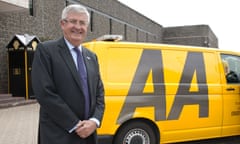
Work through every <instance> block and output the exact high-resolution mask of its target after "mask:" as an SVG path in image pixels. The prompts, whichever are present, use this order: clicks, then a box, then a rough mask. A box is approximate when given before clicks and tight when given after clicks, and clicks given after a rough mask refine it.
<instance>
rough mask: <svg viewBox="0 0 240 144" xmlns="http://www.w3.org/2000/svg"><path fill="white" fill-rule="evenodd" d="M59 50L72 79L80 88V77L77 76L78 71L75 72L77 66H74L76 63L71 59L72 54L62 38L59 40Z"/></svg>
mask: <svg viewBox="0 0 240 144" xmlns="http://www.w3.org/2000/svg"><path fill="white" fill-rule="evenodd" d="M59 41H60V42H59V47H60V49H59V52H60V55H61V56H62V58H63V59H64V61H65V63H66V65H67V67H68V68H69V70H70V71H71V73H72V75H73V77H74V80H75V81H76V82H77V84H78V86H79V87H80V88H81V89H82V87H81V82H80V79H79V76H78V72H77V68H76V65H75V63H74V61H73V58H72V55H71V53H70V51H69V49H68V47H67V45H66V44H65V41H64V39H63V38H62V39H60V40H59Z"/></svg>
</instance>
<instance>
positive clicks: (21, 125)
mask: <svg viewBox="0 0 240 144" xmlns="http://www.w3.org/2000/svg"><path fill="white" fill-rule="evenodd" d="M38 110H39V105H38V104H37V103H35V104H29V105H24V106H16V107H9V108H4V109H0V143H1V144H37V130H38V129H37V126H38Z"/></svg>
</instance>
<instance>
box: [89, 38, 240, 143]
mask: <svg viewBox="0 0 240 144" xmlns="http://www.w3.org/2000/svg"><path fill="white" fill-rule="evenodd" d="M88 48H90V49H92V50H93V51H94V52H95V53H97V55H98V58H99V63H100V66H101V67H100V69H101V75H102V79H103V82H104V86H105V95H106V96H105V101H106V110H105V113H104V117H103V122H102V126H101V128H99V129H98V134H99V135H115V134H116V132H117V130H118V128H119V127H120V126H121V125H122V124H123V123H126V122H127V121H128V120H131V119H136V118H144V119H148V120H150V121H152V122H153V123H155V125H156V126H157V127H158V129H159V131H160V141H161V143H172V142H180V141H187V140H197V139H204V138H213V137H221V135H222V128H223V127H222V126H223V125H228V124H229V122H230V123H231V122H232V119H228V118H226V117H228V114H229V113H228V112H227V111H228V110H227V111H226V110H224V108H225V107H226V106H227V105H228V104H232V103H233V101H232V102H229V100H228V99H233V98H232V97H227V94H226V92H224V89H226V87H225V86H224V84H223V83H226V82H225V81H224V78H223V77H224V74H222V73H223V72H224V71H223V68H222V65H221V61H220V60H221V59H220V56H219V53H218V52H216V51H215V50H208V49H204V48H190V47H183V46H174V45H173V46H170V45H156V44H144V43H141V44H136V43H125V42H122V43H121V42H99V43H97V42H96V45H94V47H92V48H91V46H88ZM238 90H239V87H238ZM222 93H225V96H223V95H222ZM236 96H238V97H239V92H238V93H236ZM235 99H236V97H235ZM223 100H224V101H223ZM225 101H228V102H225ZM223 106H224V107H223ZM223 116H224V120H223ZM237 120H239V118H236V119H234V123H235V124H236V125H238V126H239V125H240V124H239V122H237ZM223 122H224V123H223ZM224 128H226V130H225V131H223V132H225V135H229V133H230V132H233V130H231V131H230V129H229V128H227V127H224ZM238 128H239V127H238ZM236 130H237V129H236V128H235V131H236ZM236 133H238V134H239V133H240V132H239V131H238V132H237V131H236ZM223 134H224V133H223Z"/></svg>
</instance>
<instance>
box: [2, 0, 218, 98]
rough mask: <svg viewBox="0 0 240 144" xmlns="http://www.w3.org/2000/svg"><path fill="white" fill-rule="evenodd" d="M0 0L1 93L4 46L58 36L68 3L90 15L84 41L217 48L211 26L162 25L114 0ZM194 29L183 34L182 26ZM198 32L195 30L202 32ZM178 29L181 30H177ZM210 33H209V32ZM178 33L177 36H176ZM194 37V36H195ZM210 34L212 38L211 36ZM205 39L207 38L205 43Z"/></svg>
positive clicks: (5, 77) (4, 88)
mask: <svg viewBox="0 0 240 144" xmlns="http://www.w3.org/2000/svg"><path fill="white" fill-rule="evenodd" d="M22 1H23V3H24V4H19V2H18V1H17V0H0V5H1V6H0V61H1V63H0V83H1V85H0V94H1V93H8V92H9V86H8V85H9V78H8V75H9V72H8V67H9V60H8V51H7V49H6V46H7V44H8V43H9V41H10V40H11V39H12V38H13V37H14V36H15V35H16V34H20V35H21V34H28V35H35V36H37V37H38V38H39V39H40V40H41V41H45V40H50V39H57V38H59V37H61V36H62V33H61V28H60V24H59V21H60V18H61V11H62V9H63V8H64V7H65V6H66V5H69V4H72V3H79V4H82V5H84V6H86V7H87V8H88V10H89V12H90V14H91V23H90V25H89V29H88V36H87V39H86V41H90V40H93V39H95V38H97V37H100V36H102V35H105V34H120V35H123V38H124V41H134V42H154V43H175V44H191V45H197V46H206V47H210V46H211V47H217V38H216V36H215V35H214V33H213V32H212V31H211V29H210V27H208V26H203V28H200V29H199V26H190V28H191V29H187V28H188V26H185V27H174V28H164V27H163V26H162V25H160V24H158V23H156V22H154V21H153V20H151V19H149V18H147V17H145V16H143V15H142V14H140V13H139V12H137V11H135V10H133V9H131V8H129V7H127V6H126V5H124V4H122V3H120V2H119V1H117V0H22ZM183 28H185V30H189V31H194V32H192V34H193V33H194V34H198V38H200V37H204V38H205V39H204V38H203V39H201V38H200V39H199V40H197V41H194V39H195V38H197V37H196V35H191V33H190V34H188V37H189V38H190V37H192V39H188V40H186V39H183V38H182V39H179V38H181V36H182V37H185V36H186V35H185V34H184V32H183V31H184V29H183ZM203 30H204V32H201V33H199V32H198V31H203ZM179 31H181V33H179ZM209 32H210V35H209ZM176 34H178V35H177V37H175V36H176ZM194 37H195V38H194ZM210 37H211V38H210ZM206 38H207V39H208V41H207V44H204V43H206ZM190 41H194V42H190Z"/></svg>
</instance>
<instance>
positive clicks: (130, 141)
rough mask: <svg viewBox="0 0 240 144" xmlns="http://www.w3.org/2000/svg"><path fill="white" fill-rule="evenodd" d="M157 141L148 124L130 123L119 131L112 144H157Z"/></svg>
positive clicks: (152, 129)
mask: <svg viewBox="0 0 240 144" xmlns="http://www.w3.org/2000/svg"><path fill="white" fill-rule="evenodd" d="M157 141H158V140H157V136H156V134H155V132H154V128H153V127H151V125H150V124H147V123H145V122H141V121H132V122H129V123H126V124H125V125H123V127H121V128H120V129H119V131H118V132H117V134H116V136H115V138H114V142H113V144H157Z"/></svg>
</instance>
